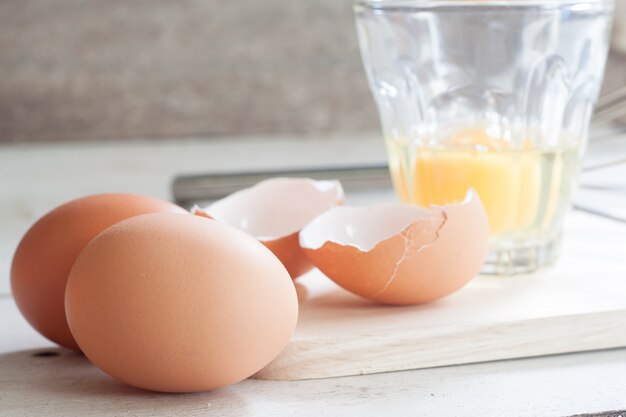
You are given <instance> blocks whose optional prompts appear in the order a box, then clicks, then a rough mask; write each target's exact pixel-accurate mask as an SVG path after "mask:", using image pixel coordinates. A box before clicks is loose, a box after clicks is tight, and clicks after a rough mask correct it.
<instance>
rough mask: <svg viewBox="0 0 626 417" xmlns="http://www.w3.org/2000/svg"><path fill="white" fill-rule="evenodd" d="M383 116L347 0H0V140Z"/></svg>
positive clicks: (289, 128) (623, 63) (348, 126)
mask: <svg viewBox="0 0 626 417" xmlns="http://www.w3.org/2000/svg"><path fill="white" fill-rule="evenodd" d="M620 1H621V0H620ZM608 68H609V73H608V74H607V77H606V81H605V87H604V89H605V90H607V89H609V90H610V89H614V88H615V87H616V86H618V85H623V84H626V58H624V56H623V55H621V54H620V53H617V52H615V51H613V52H612V54H611V58H610V62H609V65H608ZM378 126H379V125H378V116H377V114H376V111H375V108H374V104H373V101H372V98H371V96H370V93H369V91H368V89H367V84H366V80H365V76H364V74H363V70H362V67H361V62H360V57H359V51H358V47H357V40H356V34H355V29H354V22H353V17H352V0H289V1H286V0H264V1H256V0H237V1H224V0H222V1H217V0H179V1H165V0H133V1H126V0H109V1H102V0H56V1H49V0H2V1H0V142H43V141H65V140H94V139H103V140H106V139H124V138H171V137H181V136H208V137H210V136H215V135H220V136H223V135H248V134H287V133H288V134H311V135H330V134H350V135H355V134H359V133H365V132H368V133H371V132H375V131H377V130H378V129H379V127H378Z"/></svg>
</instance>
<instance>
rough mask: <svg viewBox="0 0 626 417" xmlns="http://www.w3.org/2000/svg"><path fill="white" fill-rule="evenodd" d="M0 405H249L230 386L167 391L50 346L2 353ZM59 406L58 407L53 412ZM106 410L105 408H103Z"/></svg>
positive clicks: (84, 409)
mask: <svg viewBox="0 0 626 417" xmlns="http://www.w3.org/2000/svg"><path fill="white" fill-rule="evenodd" d="M0 392H1V394H0V409H1V410H4V411H9V414H11V413H10V411H11V410H14V411H18V410H19V413H23V415H42V413H43V412H44V410H47V411H46V412H45V414H55V412H56V413H57V414H59V415H70V414H72V415H87V414H90V412H91V411H93V410H98V415H106V414H111V415H116V414H117V415H119V414H127V413H129V414H132V413H133V411H139V410H141V411H143V412H146V411H150V410H155V412H156V410H158V414H159V415H178V414H180V413H181V412H182V411H185V412H187V411H194V412H197V413H201V412H202V411H203V410H205V411H206V412H207V413H210V412H211V410H215V409H216V410H223V409H228V410H232V411H235V412H236V413H237V414H243V413H244V412H245V410H246V409H247V404H246V402H245V401H244V399H243V398H241V396H239V395H237V394H235V393H234V392H233V391H232V389H230V388H222V389H219V390H215V391H211V392H202V393H192V394H164V393H157V392H150V391H144V390H140V389H137V388H133V387H130V386H128V385H125V384H122V383H120V382H117V381H115V380H114V379H112V378H110V377H109V376H108V375H106V374H104V373H103V372H102V371H100V370H99V369H98V368H96V367H95V366H94V365H93V364H91V362H89V360H88V359H87V358H86V357H85V356H83V355H82V354H80V353H77V352H74V351H71V350H67V349H62V348H48V349H36V350H24V351H18V352H11V353H5V354H2V355H0ZM52 410H54V412H53V411H52ZM101 411H102V412H101Z"/></svg>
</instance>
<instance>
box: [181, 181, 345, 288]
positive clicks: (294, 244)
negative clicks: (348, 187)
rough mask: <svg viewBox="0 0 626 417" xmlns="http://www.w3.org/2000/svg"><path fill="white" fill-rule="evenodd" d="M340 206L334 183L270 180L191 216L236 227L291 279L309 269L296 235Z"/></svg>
mask: <svg viewBox="0 0 626 417" xmlns="http://www.w3.org/2000/svg"><path fill="white" fill-rule="evenodd" d="M343 202H344V191H343V187H342V186H341V183H340V182H339V181H337V180H323V181H316V180H313V179H310V178H281V177H279V178H271V179H269V180H265V181H261V182H259V183H258V184H256V185H254V186H252V187H250V188H246V189H243V190H240V191H237V192H235V193H233V194H230V195H229V196H227V197H225V198H223V199H221V200H218V201H216V202H214V203H213V204H211V205H209V206H207V207H205V208H200V207H198V206H194V207H193V208H192V209H191V212H192V213H193V214H195V215H198V216H203V217H207V218H210V219H214V220H217V221H219V222H221V223H225V224H228V225H230V226H233V227H236V228H238V229H240V230H242V231H244V232H246V233H248V234H249V235H252V236H253V237H254V238H256V239H257V240H258V241H259V242H261V243H262V244H264V245H265V246H266V247H267V248H268V249H270V250H271V251H272V252H273V253H274V255H275V256H276V257H277V258H278V259H279V260H280V261H281V262H282V263H283V265H284V266H285V268H286V269H287V271H288V272H289V275H290V276H291V278H292V279H295V278H297V277H299V276H301V275H303V274H304V273H306V272H308V271H309V270H311V269H312V268H313V264H312V263H311V261H310V260H309V258H308V257H307V256H306V255H305V254H304V252H303V251H302V248H301V247H300V239H299V233H300V230H301V229H302V228H303V227H304V226H306V225H307V224H308V223H309V222H310V221H311V220H312V219H314V218H315V217H317V216H318V215H319V214H321V213H323V212H325V211H326V210H328V209H330V208H332V207H335V206H337V205H341V204H343Z"/></svg>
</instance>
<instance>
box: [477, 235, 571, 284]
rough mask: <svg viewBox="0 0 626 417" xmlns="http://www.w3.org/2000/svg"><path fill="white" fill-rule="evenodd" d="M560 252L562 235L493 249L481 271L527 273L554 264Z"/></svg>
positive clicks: (488, 273)
mask: <svg viewBox="0 0 626 417" xmlns="http://www.w3.org/2000/svg"><path fill="white" fill-rule="evenodd" d="M560 252H561V236H560V235H559V236H557V237H556V238H554V239H552V240H550V241H548V242H543V243H541V244H539V245H533V246H519V247H512V248H496V249H491V250H490V251H489V253H488V254H487V259H486V260H485V264H484V265H483V267H482V269H481V271H480V272H481V274H486V275H502V276H506V275H516V274H527V273H530V272H535V271H536V270H538V269H540V268H543V267H545V266H548V265H552V264H553V263H554V262H555V261H556V260H557V258H558V257H559V254H560Z"/></svg>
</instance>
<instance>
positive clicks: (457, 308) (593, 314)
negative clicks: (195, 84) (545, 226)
mask: <svg viewBox="0 0 626 417" xmlns="http://www.w3.org/2000/svg"><path fill="white" fill-rule="evenodd" d="M575 221H576V223H573V224H572V223H570V230H567V231H566V236H567V240H566V242H565V251H564V252H565V253H564V255H563V257H562V258H561V259H560V260H559V261H558V263H557V265H556V266H555V267H553V268H551V269H548V270H545V271H543V272H540V273H538V274H534V275H526V276H515V277H508V278H507V277H479V278H477V279H475V280H474V281H472V282H471V283H470V284H469V285H468V286H467V287H465V288H464V289H462V290H461V291H459V292H458V293H456V294H453V295H452V296H450V297H448V298H445V299H442V300H440V301H438V302H435V303H432V304H428V305H423V306H415V307H389V306H380V305H375V304H372V303H369V302H367V301H365V300H361V299H359V298H357V297H356V296H353V295H351V294H348V293H347V292H346V291H344V290H342V289H340V288H338V287H336V286H335V285H334V284H332V283H330V282H329V281H328V280H327V279H325V278H324V277H323V276H322V275H321V274H320V273H319V272H316V271H314V272H312V273H310V274H309V275H307V276H306V277H305V278H304V279H302V282H301V283H300V284H299V290H300V293H301V298H302V300H301V309H300V317H299V321H298V326H297V328H296V334H295V336H294V337H293V339H292V341H291V343H290V344H289V345H288V346H287V348H286V349H285V350H284V351H283V352H282V353H281V355H280V356H279V357H278V358H277V359H276V360H274V362H272V363H271V364H270V365H268V366H267V367H266V368H265V369H263V370H262V371H261V372H259V373H258V374H257V375H256V377H257V378H260V379H279V380H281V379H285V380H297V379H311V378H326V377H335V376H346V375H361V374H371V373H377V372H387V371H398V370H406V369H418V368H429V367H436V366H445V365H456V364H462V363H472V362H482V361H490V360H499V359H508V358H518V357H528V356H538V355H546V354H556V353H565V352H576V351H586V350H593V349H606V348H614V347H620V346H626V279H624V278H625V277H626V263H624V262H623V253H622V252H623V248H624V245H625V244H626V226H625V225H618V224H616V223H613V222H609V221H606V220H599V219H596V218H592V217H590V216H586V215H582V214H578V215H577V216H576V217H575ZM572 228H573V230H572Z"/></svg>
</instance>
